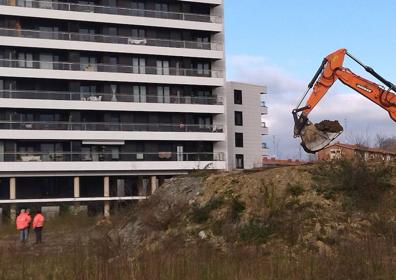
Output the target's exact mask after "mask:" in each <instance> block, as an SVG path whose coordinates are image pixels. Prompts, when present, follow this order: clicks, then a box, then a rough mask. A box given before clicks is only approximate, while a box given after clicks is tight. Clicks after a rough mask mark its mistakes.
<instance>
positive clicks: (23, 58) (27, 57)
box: [18, 53, 33, 68]
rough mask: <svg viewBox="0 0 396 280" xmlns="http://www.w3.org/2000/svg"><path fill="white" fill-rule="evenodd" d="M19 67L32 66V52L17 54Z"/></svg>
mask: <svg viewBox="0 0 396 280" xmlns="http://www.w3.org/2000/svg"><path fill="white" fill-rule="evenodd" d="M18 64H19V67H26V68H32V67H33V54H32V53H19V54H18Z"/></svg>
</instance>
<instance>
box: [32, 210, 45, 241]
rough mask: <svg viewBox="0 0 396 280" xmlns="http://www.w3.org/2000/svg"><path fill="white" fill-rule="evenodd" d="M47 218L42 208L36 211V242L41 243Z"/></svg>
mask: <svg viewBox="0 0 396 280" xmlns="http://www.w3.org/2000/svg"><path fill="white" fill-rule="evenodd" d="M44 221H45V218H44V216H43V214H42V213H41V211H40V210H38V211H37V212H36V215H35V216H34V218H33V230H34V233H35V234H36V244H37V243H41V236H42V231H43V227H44Z"/></svg>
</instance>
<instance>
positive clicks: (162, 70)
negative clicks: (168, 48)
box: [157, 60, 169, 75]
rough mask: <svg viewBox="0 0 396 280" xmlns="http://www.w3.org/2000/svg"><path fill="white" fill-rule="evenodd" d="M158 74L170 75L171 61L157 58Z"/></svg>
mask: <svg viewBox="0 0 396 280" xmlns="http://www.w3.org/2000/svg"><path fill="white" fill-rule="evenodd" d="M157 75H169V61H167V60H157Z"/></svg>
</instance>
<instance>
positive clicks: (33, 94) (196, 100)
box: [0, 90, 223, 105]
mask: <svg viewBox="0 0 396 280" xmlns="http://www.w3.org/2000/svg"><path fill="white" fill-rule="evenodd" d="M0 98H11V99H40V100H67V101H91V102H106V101H108V102H132V103H164V104H200V105H223V100H222V98H220V97H197V96H172V95H171V96H168V97H164V96H161V97H160V96H158V95H146V96H145V97H144V98H142V97H140V95H139V96H135V95H133V93H131V94H122V93H114V94H113V93H83V92H67V91H41V90H40V91H38V90H0Z"/></svg>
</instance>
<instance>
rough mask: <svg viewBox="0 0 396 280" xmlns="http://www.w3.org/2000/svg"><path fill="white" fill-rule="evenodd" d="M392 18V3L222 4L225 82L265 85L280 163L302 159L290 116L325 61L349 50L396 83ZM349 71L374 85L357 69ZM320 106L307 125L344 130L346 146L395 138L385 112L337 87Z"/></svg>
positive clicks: (233, 0)
mask: <svg viewBox="0 0 396 280" xmlns="http://www.w3.org/2000/svg"><path fill="white" fill-rule="evenodd" d="M395 13H396V1H390V0H386V1H385V0H377V1H371V0H361V1H353V0H350V1H347V0H344V1H339V0H333V1H312V0H304V1H281V0H279V1H265V0H244V1H241V0H225V19H226V24H225V29H226V55H227V78H228V79H232V80H242V81H248V82H254V83H261V84H263V83H264V84H267V85H268V92H269V95H268V97H267V99H268V103H269V108H270V113H271V114H270V115H269V116H268V122H269V124H270V131H271V132H272V133H271V134H272V135H276V138H277V139H278V140H276V141H277V142H280V143H279V145H280V150H282V152H281V153H280V152H279V151H278V155H279V156H281V157H298V155H299V152H298V143H297V142H296V141H292V140H290V137H291V131H289V130H290V129H291V127H290V124H289V120H290V121H291V119H290V109H291V107H293V106H294V104H295V103H297V100H298V99H299V98H300V96H301V95H302V92H303V90H304V87H305V86H306V84H307V83H308V82H309V80H310V79H311V78H312V76H313V74H314V72H315V71H316V69H317V68H318V66H319V64H320V62H321V61H322V59H323V57H324V56H326V55H327V54H328V53H330V52H332V51H334V50H336V49H339V48H347V49H348V50H349V51H350V52H351V53H352V54H354V55H355V56H356V57H358V58H359V59H360V60H362V61H363V62H364V63H366V64H367V65H370V66H372V67H373V68H374V69H376V70H377V72H378V73H380V74H381V75H383V76H384V77H385V78H387V79H388V80H390V81H392V82H393V83H396V59H395V57H396V56H395V53H396V52H395V51H396V36H395V35H394V34H395V30H396V28H395V27H396V22H395ZM346 66H347V67H349V68H351V70H352V71H354V72H355V73H357V74H361V75H363V76H365V77H367V78H369V79H370V80H373V81H374V78H371V77H369V76H368V75H367V74H364V72H363V71H361V70H360V67H359V66H358V65H356V64H353V63H350V62H347V63H346ZM322 103H323V104H322ZM322 103H321V104H320V105H319V106H318V108H317V109H315V112H313V113H312V117H318V118H320V117H325V118H330V119H339V120H340V121H341V122H343V123H345V124H346V126H347V131H346V133H344V135H343V138H341V140H343V141H346V142H354V141H355V142H356V141H358V138H366V140H369V142H371V143H372V144H374V142H375V141H374V140H375V139H374V138H375V135H376V134H382V135H388V136H394V135H396V134H395V132H396V130H395V128H396V126H395V124H394V122H393V121H391V120H390V119H389V117H388V115H387V114H386V112H385V111H384V110H382V109H381V108H377V107H376V106H375V105H374V104H373V103H371V102H370V101H368V100H366V99H364V98H363V97H361V96H359V95H358V94H357V93H354V92H353V91H352V90H350V89H348V88H346V87H345V86H343V85H341V84H337V85H336V86H335V87H334V89H332V90H331V91H330V92H329V93H328V95H327V96H326V97H325V99H324V100H323V102H322ZM315 121H320V119H316V120H315ZM280 124H282V125H280ZM271 125H272V128H271ZM268 138H269V139H271V140H269V141H268V142H269V144H271V143H272V142H273V141H272V140H273V138H272V136H271V137H268ZM359 140H361V139H359ZM272 153H276V152H275V151H272Z"/></svg>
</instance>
